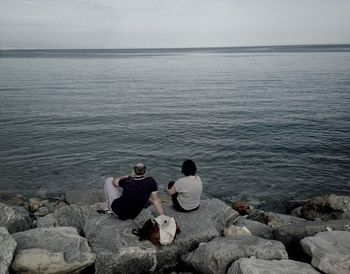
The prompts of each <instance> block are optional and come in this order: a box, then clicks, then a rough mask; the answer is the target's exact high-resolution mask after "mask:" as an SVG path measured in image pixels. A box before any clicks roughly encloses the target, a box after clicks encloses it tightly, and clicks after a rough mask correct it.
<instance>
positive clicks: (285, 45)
mask: <svg viewBox="0 0 350 274" xmlns="http://www.w3.org/2000/svg"><path fill="white" fill-rule="evenodd" d="M291 46H292V47H303V46H310V47H311V46H350V43H341V44H328V43H326V44H279V45H272V44H271V45H259V46H258V45H255V46H252V45H250V46H203V47H130V48H126V47H123V48H11V47H4V48H1V47H0V51H7V50H159V49H225V48H264V47H291Z"/></svg>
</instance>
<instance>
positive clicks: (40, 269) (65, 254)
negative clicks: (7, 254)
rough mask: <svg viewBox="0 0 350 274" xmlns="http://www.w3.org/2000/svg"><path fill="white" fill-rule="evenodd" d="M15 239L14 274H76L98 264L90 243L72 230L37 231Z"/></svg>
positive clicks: (21, 234) (26, 232)
mask: <svg viewBox="0 0 350 274" xmlns="http://www.w3.org/2000/svg"><path fill="white" fill-rule="evenodd" d="M13 237H14V239H15V240H16V242H17V248H16V255H15V258H14V260H13V262H12V265H11V270H12V271H13V272H14V273H33V274H34V273H36V274H44V273H45V274H47V273H76V272H78V271H81V270H83V269H85V268H86V267H88V266H90V265H92V264H93V263H94V261H95V255H94V254H93V253H92V252H91V249H90V247H89V245H88V242H87V240H86V239H85V238H83V237H81V236H79V234H78V232H77V230H76V229H75V228H72V227H55V228H35V229H31V230H28V231H24V232H18V233H15V234H13Z"/></svg>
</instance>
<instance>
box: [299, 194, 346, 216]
mask: <svg viewBox="0 0 350 274" xmlns="http://www.w3.org/2000/svg"><path fill="white" fill-rule="evenodd" d="M349 214H350V196H338V195H334V194H330V195H325V196H320V197H315V198H312V199H311V200H309V201H308V202H307V203H305V205H304V206H303V207H302V209H301V215H302V217H303V218H305V219H308V220H315V219H316V218H319V219H322V220H329V219H344V218H348V217H349V216H350V215H349Z"/></svg>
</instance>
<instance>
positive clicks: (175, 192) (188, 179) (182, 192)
mask: <svg viewBox="0 0 350 274" xmlns="http://www.w3.org/2000/svg"><path fill="white" fill-rule="evenodd" d="M181 171H182V173H183V174H184V175H185V177H182V178H180V179H178V180H177V181H176V182H175V183H174V182H170V183H169V184H168V189H167V193H168V194H169V195H171V198H172V201H173V204H174V207H175V209H176V210H178V211H182V212H188V211H192V210H196V209H197V208H198V207H199V203H200V197H201V194H202V190H203V186H202V180H201V178H200V177H199V176H198V175H196V172H197V167H196V165H195V163H194V162H193V161H192V160H186V161H184V162H183V164H182V169H181Z"/></svg>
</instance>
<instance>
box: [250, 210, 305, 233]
mask: <svg viewBox="0 0 350 274" xmlns="http://www.w3.org/2000/svg"><path fill="white" fill-rule="evenodd" d="M248 219H250V220H253V221H257V222H260V223H263V224H265V225H267V226H269V227H271V228H277V227H280V226H282V225H289V224H296V223H303V222H306V220H304V219H301V218H297V217H294V216H291V215H285V214H279V213H274V212H265V211H262V210H258V209H253V210H251V211H249V215H248Z"/></svg>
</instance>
